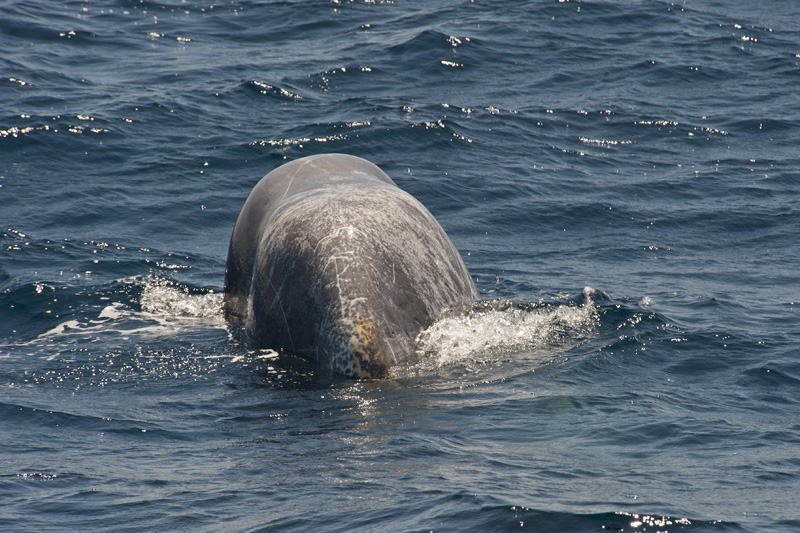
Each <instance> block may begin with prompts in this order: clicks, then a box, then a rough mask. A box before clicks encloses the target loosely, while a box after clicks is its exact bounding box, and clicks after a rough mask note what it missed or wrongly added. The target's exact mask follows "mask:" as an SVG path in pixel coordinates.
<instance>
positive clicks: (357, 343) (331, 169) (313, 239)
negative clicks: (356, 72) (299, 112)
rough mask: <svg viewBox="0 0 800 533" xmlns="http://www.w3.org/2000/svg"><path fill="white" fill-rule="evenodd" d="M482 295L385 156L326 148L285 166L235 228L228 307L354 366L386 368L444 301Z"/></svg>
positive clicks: (287, 344) (356, 369)
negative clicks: (380, 162)
mask: <svg viewBox="0 0 800 533" xmlns="http://www.w3.org/2000/svg"><path fill="white" fill-rule="evenodd" d="M478 298H479V294H478V292H477V289H476V288H475V285H474V283H473V281H472V279H471V278H470V276H469V272H468V271H467V269H466V267H465V266H464V263H463V261H462V260H461V256H460V255H459V254H458V251H457V250H456V249H455V247H454V246H453V244H452V242H451V241H450V239H449V238H448V237H447V235H446V234H445V232H444V230H443V229H442V228H441V226H440V225H439V224H438V222H436V220H435V219H434V217H433V215H431V214H430V212H428V210H427V209H425V207H424V206H423V205H422V204H421V203H419V202H418V201H417V200H416V199H415V198H414V197H412V196H411V195H409V194H408V193H406V192H404V191H402V190H400V189H399V188H398V187H397V186H396V185H395V184H394V182H393V181H392V180H391V179H390V178H389V177H388V176H387V175H386V174H385V173H383V171H381V170H380V169H379V168H378V167H376V166H375V165H373V164H372V163H369V162H368V161H365V160H363V159H360V158H356V157H352V156H344V155H326V156H315V157H311V158H305V159H301V160H298V161H295V162H293V163H289V164H287V165H284V166H282V167H280V168H278V169H276V170H275V171H273V172H271V173H270V174H268V175H267V176H265V177H264V178H263V179H262V180H261V181H260V182H259V183H258V185H256V187H255V188H254V189H253V192H252V193H251V194H250V196H249V197H248V199H247V201H246V203H245V206H244V207H243V209H242V212H241V213H240V215H239V219H238V220H237V223H236V227H235V228H234V232H233V236H232V238H231V246H230V249H229V254H228V265H227V270H226V279H225V311H226V315H227V316H228V318H229V319H231V320H234V321H241V322H242V323H243V324H244V325H245V330H246V331H247V335H248V337H249V339H250V341H251V342H252V343H254V344H256V345H258V346H263V347H269V348H274V349H279V350H284V351H290V352H292V353H296V354H300V355H305V356H307V357H310V358H313V359H316V360H317V361H319V362H320V364H321V365H322V366H324V367H327V368H330V369H331V370H332V371H334V372H337V373H340V374H344V375H348V376H353V377H384V376H386V375H387V374H388V372H389V369H391V368H392V367H393V366H395V365H398V364H401V363H404V362H411V361H413V360H414V359H415V357H416V349H415V340H416V337H417V335H418V334H419V332H420V331H421V330H422V329H423V328H426V327H427V326H429V325H430V324H431V323H433V321H434V320H435V319H436V318H437V317H438V316H439V315H440V313H441V312H442V311H443V310H444V309H445V308H448V307H452V306H457V305H461V304H465V303H468V302H470V301H473V300H476V299H478Z"/></svg>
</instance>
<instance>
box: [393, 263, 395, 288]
mask: <svg viewBox="0 0 800 533" xmlns="http://www.w3.org/2000/svg"><path fill="white" fill-rule="evenodd" d="M394 284H395V277H394V263H392V285H394Z"/></svg>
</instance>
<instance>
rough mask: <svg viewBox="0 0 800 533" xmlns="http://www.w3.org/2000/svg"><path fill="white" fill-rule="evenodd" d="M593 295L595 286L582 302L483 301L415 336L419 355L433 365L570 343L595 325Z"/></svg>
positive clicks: (592, 330) (445, 364) (585, 293)
mask: <svg viewBox="0 0 800 533" xmlns="http://www.w3.org/2000/svg"><path fill="white" fill-rule="evenodd" d="M593 294H594V290H593V289H591V288H590V287H587V288H585V289H584V291H583V297H584V302H583V303H582V304H581V305H577V304H571V303H563V304H545V303H538V304H534V303H527V302H515V301H512V300H488V301H483V302H479V303H477V304H474V305H473V306H472V307H470V308H469V309H467V310H462V311H460V312H458V313H456V314H451V315H448V316H446V317H445V318H442V319H441V320H439V321H437V322H436V323H435V324H433V325H432V326H431V327H429V328H428V329H426V330H425V331H423V332H422V333H421V334H420V335H419V337H418V338H417V344H418V346H419V353H420V355H421V356H422V357H421V359H422V360H423V361H425V362H426V366H427V365H433V366H434V368H435V367H442V366H449V365H455V364H470V363H476V362H486V361H491V360H500V359H505V358H507V357H508V356H509V355H510V354H513V353H519V352H531V351H535V350H541V349H543V348H547V347H551V346H552V347H553V348H555V347H556V346H557V345H559V344H562V343H564V342H567V343H568V344H569V342H568V341H569V340H570V339H573V338H574V339H578V338H583V337H586V336H589V335H591V334H592V333H593V332H594V331H595V329H596V326H597V323H598V316H597V308H596V307H595V305H594V304H593V302H592V300H591V297H592V295H593ZM549 355H550V356H552V355H553V354H552V350H551V351H550V354H549ZM546 356H547V355H546ZM550 358H552V357H550Z"/></svg>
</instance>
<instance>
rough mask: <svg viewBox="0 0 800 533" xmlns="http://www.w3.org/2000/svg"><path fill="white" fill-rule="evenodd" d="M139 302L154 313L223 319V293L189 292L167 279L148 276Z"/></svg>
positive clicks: (149, 311) (145, 309)
mask: <svg viewBox="0 0 800 533" xmlns="http://www.w3.org/2000/svg"><path fill="white" fill-rule="evenodd" d="M139 302H140V303H141V305H142V311H144V312H145V313H150V314H152V315H159V316H168V317H183V318H205V319H218V320H222V294H219V293H214V292H209V293H207V294H189V291H188V289H186V288H185V287H180V286H177V285H176V284H175V283H174V282H172V281H170V280H167V279H162V278H157V277H152V276H151V277H149V278H147V280H145V284H144V290H143V291H142V296H141V298H140V300H139Z"/></svg>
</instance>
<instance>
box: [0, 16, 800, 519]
mask: <svg viewBox="0 0 800 533" xmlns="http://www.w3.org/2000/svg"><path fill="white" fill-rule="evenodd" d="M0 51H1V52H2V53H0V224H2V225H1V226H0V529H2V530H3V531H37V532H38V531H85V530H95V531H105V530H107V531H120V530H129V531H168V530H187V531H188V530H191V531H319V530H327V531H355V530H360V531H430V530H433V531H460V530H474V531H488V530H492V531H505V530H519V529H526V530H532V531H565V532H566V531H570V532H572V531H600V530H612V531H614V530H617V531H620V530H621V531H670V532H672V531H695V532H697V531H703V532H705V531H711V532H723V531H724V532H728V531H781V530H783V531H797V530H800V503H798V496H797V495H798V494H800V312H799V311H798V306H800V275H798V258H799V257H800V245H798V235H799V234H800V208H799V207H798V206H800V148H798V147H800V126H799V124H800V92H798V87H800V3H797V2H792V1H789V0H775V1H769V0H767V1H758V2H755V1H753V2H749V1H747V0H735V1H716V2H715V1H702V2H701V1H694V0H691V1H685V2H662V1H650V2H616V1H614V2H612V1H590V2H576V1H558V0H541V1H527V2H526V1H486V0H477V1H475V2H469V1H466V0H458V1H456V0H452V1H445V0H441V1H426V2H411V1H404V0H394V1H393V2H392V1H385V2H382V1H379V0H376V1H370V2H361V1H359V2H355V1H353V2H348V1H334V2H325V1H315V2H310V1H285V2H255V1H239V2H232V1H227V0H224V1H218V2H214V1H213V0H207V1H206V2H183V1H178V0H171V1H162V2H152V1H148V0H137V1H129V0H108V1H98V0H87V1H68V2H58V3H56V2H47V1H44V0H33V1H26V2H9V1H4V2H1V3H0ZM323 152H343V153H349V154H353V155H358V156H361V157H365V158H368V159H370V160H371V161H373V162H374V163H376V164H377V165H379V166H380V167H381V168H383V169H384V170H385V171H386V172H387V173H388V174H389V175H390V176H391V177H392V178H394V179H395V181H396V182H397V183H398V184H399V185H400V187H401V188H403V189H405V190H406V191H408V192H410V193H411V194H413V195H414V196H416V197H417V198H418V199H419V200H420V201H421V202H422V203H423V204H425V205H426V206H427V207H428V208H429V209H430V210H431V212H433V214H434V215H435V216H436V217H437V218H438V220H439V221H440V223H441V224H442V226H443V227H444V228H445V230H446V231H447V232H448V233H449V235H450V237H451V238H452V240H453V242H454V243H455V245H456V247H457V248H458V249H459V251H460V252H461V254H462V256H463V258H464V261H465V263H466V265H467V267H468V268H469V269H470V271H471V273H472V275H473V277H474V278H475V279H476V283H477V285H478V288H479V289H480V291H481V293H482V294H483V295H484V297H485V298H486V299H487V300H489V301H488V302H487V303H485V304H483V305H479V306H476V307H475V308H474V309H472V310H471V311H470V312H468V313H465V314H463V315H460V316H455V317H450V318H449V319H447V320H445V321H443V322H441V323H438V324H436V325H435V326H434V327H433V328H431V330H429V331H428V332H426V333H425V334H424V339H423V340H424V342H425V350H426V354H427V355H426V358H425V361H424V362H423V363H422V364H421V365H419V367H417V368H414V369H410V370H406V371H405V372H401V373H398V375H397V376H396V377H395V379H391V380H385V381H374V382H354V381H348V380H344V379H341V380H340V379H336V378H332V377H330V376H325V375H322V374H321V373H320V372H317V371H316V370H315V369H314V368H313V367H312V366H309V365H304V364H303V363H302V362H300V361H290V360H287V358H284V357H277V356H276V354H275V353H273V352H269V351H259V352H253V351H248V349H247V347H245V346H242V345H241V344H239V343H238V342H237V341H236V340H235V339H234V338H233V337H232V336H231V335H229V332H228V330H227V328H226V325H225V322H224V320H223V319H222V316H221V313H220V303H221V295H220V292H221V289H222V281H223V273H224V268H225V258H226V254H227V245H228V239H229V238H230V234H231V231H232V229H233V224H234V222H235V220H236V216H237V214H238V212H239V209H240V208H241V206H242V204H243V202H244V200H245V198H246V197H247V194H248V193H249V191H250V189H251V188H252V187H253V185H254V184H255V183H256V182H257V181H258V180H259V179H260V178H261V177H262V176H263V175H264V174H266V173H267V172H269V171H270V170H272V169H273V168H275V167H277V166H278V165H279V164H281V163H283V162H285V161H288V160H293V159H296V158H299V157H302V156H306V155H311V154H318V153H323Z"/></svg>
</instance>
